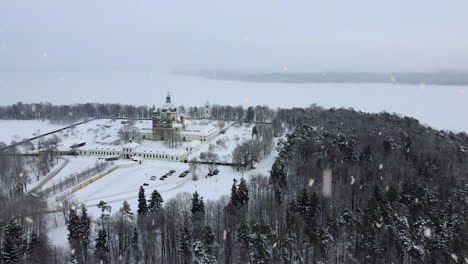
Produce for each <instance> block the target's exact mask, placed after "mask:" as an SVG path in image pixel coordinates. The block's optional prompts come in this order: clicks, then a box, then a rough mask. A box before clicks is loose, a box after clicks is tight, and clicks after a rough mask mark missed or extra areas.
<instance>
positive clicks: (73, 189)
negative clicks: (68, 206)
mask: <svg viewBox="0 0 468 264" xmlns="http://www.w3.org/2000/svg"><path fill="white" fill-rule="evenodd" d="M137 165H138V163H133V164H122V165H116V166H114V167H112V168H110V169H108V170H106V171H104V172H101V173H99V174H98V175H97V176H95V177H91V178H88V179H87V180H85V181H83V182H81V183H79V184H77V185H74V186H72V187H70V188H68V189H66V190H65V191H62V192H60V193H58V194H54V195H55V197H53V199H54V200H55V201H60V200H61V199H62V198H64V197H66V196H67V195H70V194H72V193H75V192H77V191H79V190H81V189H83V188H84V187H86V186H88V185H90V184H91V183H93V182H95V181H97V180H99V179H101V178H103V177H104V176H106V175H109V174H110V173H112V172H114V171H116V170H118V169H123V168H130V167H134V166H137Z"/></svg>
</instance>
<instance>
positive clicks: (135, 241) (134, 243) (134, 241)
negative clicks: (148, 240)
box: [132, 227, 140, 263]
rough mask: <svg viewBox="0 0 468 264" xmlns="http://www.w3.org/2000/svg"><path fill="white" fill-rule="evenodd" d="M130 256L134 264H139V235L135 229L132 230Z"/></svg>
mask: <svg viewBox="0 0 468 264" xmlns="http://www.w3.org/2000/svg"><path fill="white" fill-rule="evenodd" d="M132 254H133V259H134V260H135V263H140V242H139V234H138V230H137V229H136V227H135V228H134V229H133V236H132Z"/></svg>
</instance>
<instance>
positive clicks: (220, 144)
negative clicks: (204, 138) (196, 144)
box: [190, 123, 253, 162]
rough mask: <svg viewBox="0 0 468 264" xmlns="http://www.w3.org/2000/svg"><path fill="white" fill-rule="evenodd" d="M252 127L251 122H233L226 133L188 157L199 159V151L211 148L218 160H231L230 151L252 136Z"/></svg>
mask: <svg viewBox="0 0 468 264" xmlns="http://www.w3.org/2000/svg"><path fill="white" fill-rule="evenodd" d="M252 129H253V125H252V124H247V123H245V124H243V125H238V124H235V125H233V126H231V127H230V128H229V129H228V130H227V131H226V134H220V135H219V136H218V137H217V138H216V139H215V140H213V141H211V142H210V143H209V144H206V145H204V146H203V147H201V148H200V150H199V151H198V152H196V153H194V154H192V155H191V156H190V158H194V157H196V158H197V159H199V160H200V153H201V152H206V151H209V149H210V148H211V149H212V150H213V153H215V154H217V155H218V160H219V161H220V162H232V151H234V149H235V148H236V146H237V145H239V144H242V143H243V142H245V141H248V140H249V139H251V138H252Z"/></svg>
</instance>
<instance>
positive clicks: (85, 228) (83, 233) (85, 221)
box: [79, 204, 91, 263]
mask: <svg viewBox="0 0 468 264" xmlns="http://www.w3.org/2000/svg"><path fill="white" fill-rule="evenodd" d="M79 239H80V243H81V245H82V248H83V257H84V262H85V263H87V261H88V248H89V244H90V243H91V217H89V216H88V210H87V209H86V206H85V205H84V204H81V217H80V222H79Z"/></svg>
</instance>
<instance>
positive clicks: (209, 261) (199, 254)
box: [193, 241, 218, 264]
mask: <svg viewBox="0 0 468 264" xmlns="http://www.w3.org/2000/svg"><path fill="white" fill-rule="evenodd" d="M193 254H194V257H195V258H194V260H193V263H194V264H216V263H218V262H217V261H216V259H215V258H214V257H213V256H210V255H209V254H207V253H206V252H205V247H204V245H203V243H202V242H200V241H195V243H193Z"/></svg>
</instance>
